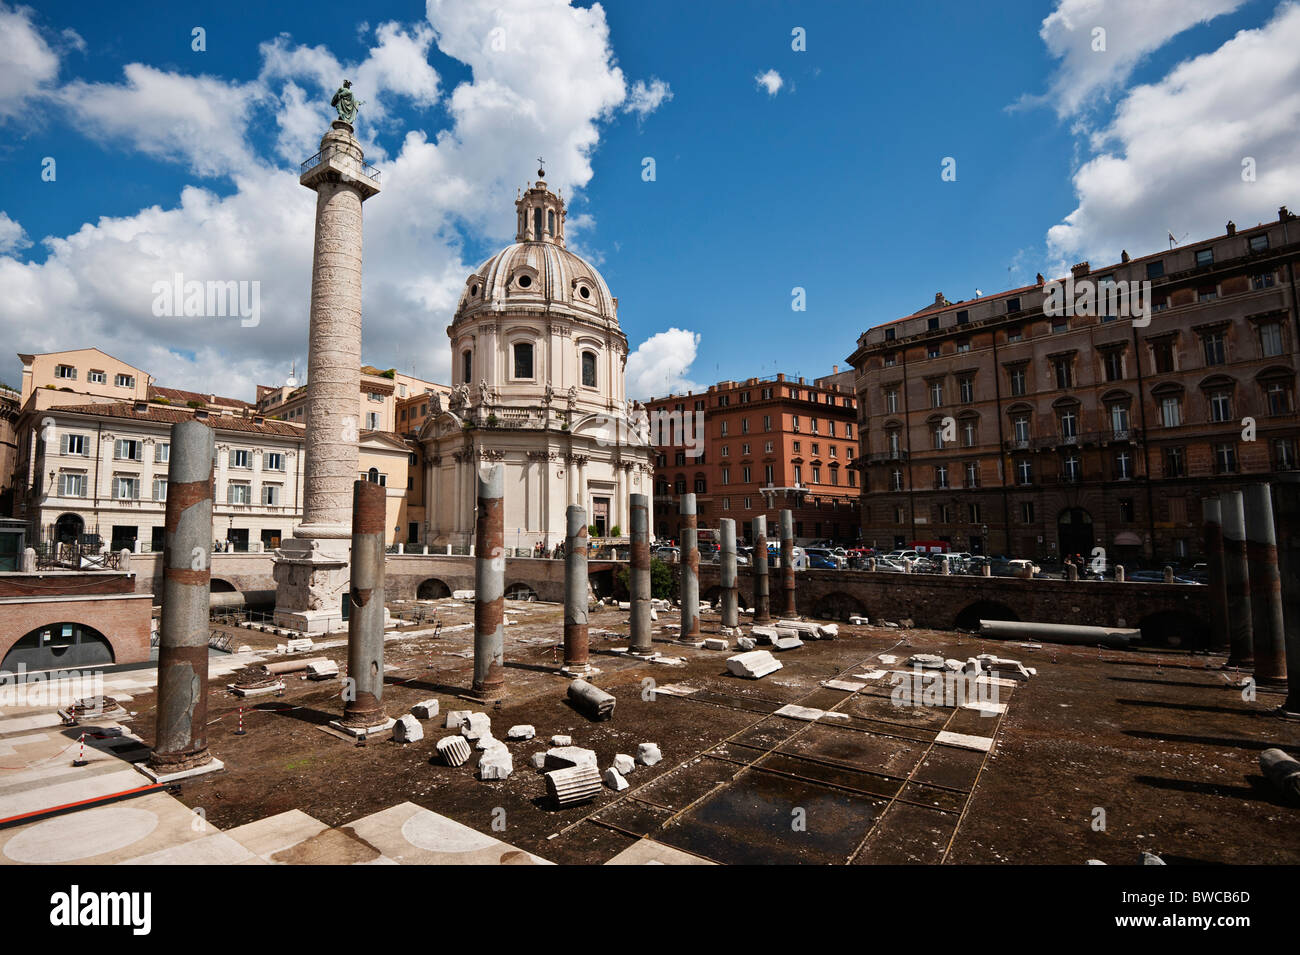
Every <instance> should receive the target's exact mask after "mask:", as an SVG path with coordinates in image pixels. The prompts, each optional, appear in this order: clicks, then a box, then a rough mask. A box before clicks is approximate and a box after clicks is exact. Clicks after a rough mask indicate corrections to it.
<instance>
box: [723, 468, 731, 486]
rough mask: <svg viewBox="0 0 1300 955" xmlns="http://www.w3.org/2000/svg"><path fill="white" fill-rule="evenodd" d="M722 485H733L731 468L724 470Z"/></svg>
mask: <svg viewBox="0 0 1300 955" xmlns="http://www.w3.org/2000/svg"><path fill="white" fill-rule="evenodd" d="M722 483H723V484H730V483H731V468H723V469H722Z"/></svg>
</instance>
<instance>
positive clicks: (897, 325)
mask: <svg viewBox="0 0 1300 955" xmlns="http://www.w3.org/2000/svg"><path fill="white" fill-rule="evenodd" d="M1297 255H1300V221H1297V218H1296V216H1295V215H1293V214H1291V213H1290V212H1289V211H1288V210H1287V209H1286V208H1285V207H1283V208H1282V209H1281V210H1279V218H1278V220H1277V221H1275V222H1271V223H1267V224H1260V225H1258V226H1255V227H1253V228H1249V229H1238V228H1237V227H1236V226H1235V225H1234V224H1233V223H1229V224H1228V226H1227V228H1226V230H1225V232H1224V234H1223V235H1219V236H1216V237H1214V238H1210V239H1205V240H1202V241H1199V242H1195V243H1192V244H1190V245H1183V246H1178V247H1175V248H1170V249H1167V250H1162V251H1160V252H1157V253H1154V254H1151V255H1145V256H1142V257H1141V258H1131V257H1130V256H1129V255H1128V254H1127V252H1125V253H1123V254H1122V255H1121V257H1120V261H1119V262H1117V263H1114V264H1111V265H1108V266H1105V267H1104V268H1093V267H1092V266H1091V265H1090V264H1089V263H1088V262H1081V263H1079V264H1078V265H1076V266H1075V267H1074V268H1073V269H1072V270H1071V274H1070V276H1069V277H1068V278H1063V279H1061V280H1058V281H1057V282H1047V281H1045V280H1043V278H1042V276H1039V279H1038V281H1037V282H1036V283H1035V284H1034V285H1031V286H1027V287H1024V288H1018V289H1011V290H1008V291H1004V292H999V293H996V294H993V295H985V296H982V297H980V298H978V299H974V300H971V301H966V302H949V301H948V300H947V299H946V298H945V297H944V296H943V295H942V294H940V295H937V296H936V299H935V302H934V304H932V305H929V306H926V307H925V308H923V309H921V310H920V311H918V312H916V313H914V314H912V315H909V316H907V317H905V318H901V319H897V320H895V321H891V322H888V323H885V324H883V325H879V326H876V327H874V328H872V329H869V330H868V331H866V332H864V333H863V334H862V336H861V337H860V338H859V339H858V346H857V349H856V350H855V351H854V352H853V354H852V355H851V356H850V357H849V359H848V360H849V362H850V363H851V364H852V366H853V368H854V371H855V390H856V393H857V398H858V420H859V423H860V433H859V436H858V437H859V443H860V454H859V456H858V459H857V462H856V466H857V467H859V468H860V469H861V473H862V475H863V479H862V482H861V493H862V502H861V503H862V530H863V538H864V540H865V542H866V543H867V544H875V545H876V546H880V547H895V546H901V545H904V544H907V543H910V542H912V541H915V540H933V539H937V540H944V541H949V542H951V543H952V544H953V546H954V549H957V550H968V551H972V552H976V553H980V552H987V553H1004V554H1009V555H1012V556H1017V557H1034V558H1039V559H1045V560H1050V559H1052V558H1057V557H1060V556H1063V555H1069V554H1083V555H1085V556H1087V555H1090V554H1093V553H1094V548H1101V549H1102V550H1104V551H1105V553H1106V554H1107V556H1109V557H1110V558H1111V559H1112V560H1119V561H1121V562H1123V561H1128V562H1130V563H1134V562H1139V563H1140V562H1144V561H1149V562H1153V563H1160V562H1163V561H1167V560H1183V559H1194V557H1195V555H1196V554H1197V553H1198V552H1199V549H1200V538H1201V530H1200V528H1201V501H1202V500H1203V499H1204V498H1206V497H1210V496H1213V495H1217V494H1219V493H1221V492H1223V491H1225V490H1230V489H1234V488H1238V487H1241V486H1242V485H1244V484H1247V483H1252V482H1256V481H1267V480H1269V479H1270V478H1271V477H1273V476H1275V475H1276V474H1277V473H1279V472H1281V471H1289V470H1295V469H1296V467H1297V450H1298V449H1300V422H1298V421H1297V416H1296V408H1295V376H1296V368H1297V360H1298V352H1297V342H1298V341H1300V312H1298V311H1297V303H1296V277H1295V266H1296V259H1297ZM1144 283H1150V284H1149V286H1148V285H1145V284H1144ZM1089 290H1091V294H1092V296H1093V300H1094V301H1093V306H1092V307H1087V298H1086V295H1087V294H1089ZM1146 291H1149V293H1150V303H1149V305H1150V308H1149V310H1148V311H1147V314H1146V315H1145V316H1143V315H1139V314H1135V312H1137V311H1140V309H1141V305H1142V302H1141V296H1142V294H1143V293H1144V292H1146ZM1063 303H1068V304H1063Z"/></svg>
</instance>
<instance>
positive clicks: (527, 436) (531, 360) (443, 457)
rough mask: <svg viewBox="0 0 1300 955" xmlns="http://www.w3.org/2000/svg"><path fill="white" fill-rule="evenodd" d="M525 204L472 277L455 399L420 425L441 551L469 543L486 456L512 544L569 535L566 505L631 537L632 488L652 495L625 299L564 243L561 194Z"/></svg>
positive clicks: (458, 347) (456, 359) (456, 352)
mask: <svg viewBox="0 0 1300 955" xmlns="http://www.w3.org/2000/svg"><path fill="white" fill-rule="evenodd" d="M538 175H539V177H541V176H542V171H541V170H539V171H538ZM515 206H516V213H517V230H516V241H515V242H514V243H513V244H512V245H509V246H507V247H506V248H504V249H502V250H501V251H500V252H498V253H497V254H496V255H494V256H492V257H491V258H490V259H488V260H487V261H486V262H484V263H483V265H481V266H480V267H479V268H477V269H476V270H475V271H474V272H473V273H472V274H471V275H470V276H469V277H468V278H467V279H466V280H465V288H464V291H463V293H462V295H461V299H460V302H459V304H458V306H457V308H456V313H455V316H454V318H453V319H452V323H451V325H449V326H448V327H447V335H448V337H449V338H450V341H451V353H452V391H451V395H450V398H449V399H448V400H447V402H446V403H445V404H444V403H443V401H442V400H441V399H440V398H439V397H438V396H432V398H431V400H432V404H431V407H430V413H429V417H428V419H427V420H426V421H425V423H424V425H423V427H422V428H421V429H420V432H419V440H420V443H421V445H422V447H423V450H424V462H425V474H424V480H425V488H426V490H427V495H428V497H427V499H428V502H429V505H428V512H427V519H428V525H429V526H428V537H427V540H428V541H429V542H430V543H431V544H432V545H433V546H435V547H442V546H446V545H451V546H452V547H453V548H457V549H459V548H467V547H468V545H469V544H470V543H472V541H473V539H474V520H475V512H476V508H475V495H476V491H477V484H476V478H477V472H478V469H479V468H480V467H481V466H485V465H488V464H495V463H500V464H502V465H504V466H505V531H506V535H505V536H506V542H505V543H506V547H507V548H512V549H513V548H520V549H525V550H533V549H535V548H536V547H537V546H538V545H540V546H541V547H542V548H544V549H546V550H548V551H549V550H550V549H551V548H553V547H554V546H555V545H556V544H558V543H560V542H561V541H563V539H564V532H565V509H566V508H567V507H568V506H569V505H570V504H579V505H581V506H583V507H585V508H586V509H587V515H588V517H587V520H588V523H589V524H590V525H593V526H594V527H595V529H596V534H597V536H602V537H612V536H625V535H627V534H628V533H629V527H628V524H629V505H628V495H630V494H649V493H650V488H651V475H652V470H653V464H652V453H651V449H650V445H649V442H648V437H649V428H648V418H647V415H646V412H645V409H644V408H642V407H641V406H639V405H636V404H634V403H629V402H628V400H627V396H626V392H625V387H624V366H625V365H626V362H627V337H626V336H625V335H624V334H623V331H622V329H620V328H619V324H618V299H616V298H615V297H614V296H613V295H612V294H611V293H610V290H609V287H608V286H607V285H606V284H605V280H604V278H603V277H602V276H601V275H600V273H599V272H598V271H597V270H596V269H594V268H593V267H592V266H591V265H590V264H588V263H587V262H585V261H584V260H583V259H582V258H580V257H579V256H577V255H575V254H574V253H572V252H570V251H569V250H567V249H566V248H565V245H564V219H565V208H564V200H563V199H562V198H561V197H560V196H558V195H557V194H555V193H553V192H551V191H550V189H549V188H548V187H547V185H546V182H545V181H544V180H543V179H542V178H539V179H538V180H537V181H536V183H535V184H534V185H533V186H532V187H531V188H529V189H528V190H527V191H526V192H525V193H524V194H523V195H522V196H520V198H519V199H518V200H516V202H515Z"/></svg>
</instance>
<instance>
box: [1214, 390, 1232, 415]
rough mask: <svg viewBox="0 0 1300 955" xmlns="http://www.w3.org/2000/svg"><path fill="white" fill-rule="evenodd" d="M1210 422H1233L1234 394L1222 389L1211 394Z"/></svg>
mask: <svg viewBox="0 0 1300 955" xmlns="http://www.w3.org/2000/svg"><path fill="white" fill-rule="evenodd" d="M1210 420H1211V421H1214V422H1219V423H1222V422H1224V421H1231V420H1232V392H1231V391H1228V390H1227V389H1226V388H1220V389H1217V390H1215V391H1211V392H1210Z"/></svg>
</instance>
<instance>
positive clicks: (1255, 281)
mask: <svg viewBox="0 0 1300 955" xmlns="http://www.w3.org/2000/svg"><path fill="white" fill-rule="evenodd" d="M1250 287H1251V288H1252V289H1254V290H1255V291H1256V292H1259V291H1262V290H1263V289H1266V288H1272V287H1273V273H1272V272H1260V273H1259V274H1258V275H1252V276H1251V277H1250Z"/></svg>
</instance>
